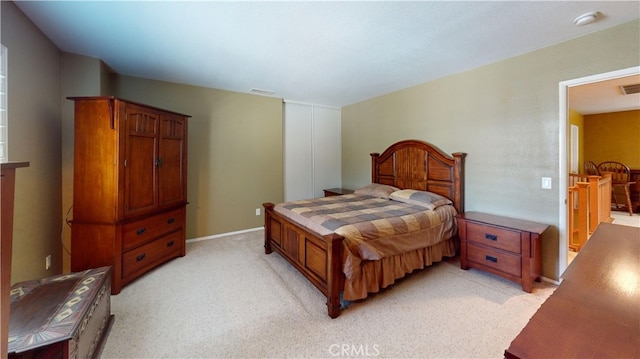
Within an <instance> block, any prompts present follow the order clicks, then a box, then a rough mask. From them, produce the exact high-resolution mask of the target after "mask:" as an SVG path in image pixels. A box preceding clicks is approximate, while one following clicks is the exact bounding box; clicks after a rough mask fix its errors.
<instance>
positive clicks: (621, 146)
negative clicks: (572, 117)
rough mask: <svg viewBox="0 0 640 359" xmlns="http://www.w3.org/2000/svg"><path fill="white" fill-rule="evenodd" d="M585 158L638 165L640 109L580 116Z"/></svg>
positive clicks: (631, 166) (598, 161)
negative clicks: (582, 127)
mask: <svg viewBox="0 0 640 359" xmlns="http://www.w3.org/2000/svg"><path fill="white" fill-rule="evenodd" d="M584 137H585V138H584V141H585V145H586V148H585V159H588V160H591V161H593V162H594V163H595V164H596V165H597V164H598V163H601V162H604V161H617V162H622V163H624V164H626V165H627V166H629V167H630V168H640V111H621V112H611V113H602V114H597V115H585V116H584Z"/></svg>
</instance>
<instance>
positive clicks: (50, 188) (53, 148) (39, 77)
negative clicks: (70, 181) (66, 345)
mask: <svg viewBox="0 0 640 359" xmlns="http://www.w3.org/2000/svg"><path fill="white" fill-rule="evenodd" d="M0 6H2V9H1V12H2V22H1V29H0V32H1V33H2V44H4V45H5V46H6V47H7V50H8V58H9V62H8V109H9V112H8V119H9V160H10V161H28V162H30V167H28V168H21V169H18V171H17V173H16V198H15V200H16V204H15V218H14V237H13V265H12V268H13V271H12V276H11V281H12V283H14V282H17V281H22V280H28V279H34V278H40V277H44V276H47V275H53V274H57V273H59V272H60V270H61V265H62V264H61V260H60V257H61V256H60V252H61V245H60V233H61V229H62V225H61V223H62V214H61V203H62V202H61V191H60V189H61V174H62V171H61V156H60V153H61V138H60V131H61V129H60V125H61V123H60V61H61V60H60V53H59V51H58V49H57V48H56V47H55V46H54V45H53V43H51V42H50V41H49V40H48V39H47V38H46V37H45V36H44V35H43V34H42V33H41V32H40V31H39V30H38V29H37V28H36V27H35V26H33V24H32V23H31V21H30V20H29V19H27V18H26V17H25V16H24V15H23V14H22V12H21V11H20V10H19V9H18V8H17V7H16V6H15V5H14V4H13V2H7V1H2V2H1V5H0ZM48 254H51V255H52V267H51V269H49V270H48V271H45V257H46V256H47V255H48Z"/></svg>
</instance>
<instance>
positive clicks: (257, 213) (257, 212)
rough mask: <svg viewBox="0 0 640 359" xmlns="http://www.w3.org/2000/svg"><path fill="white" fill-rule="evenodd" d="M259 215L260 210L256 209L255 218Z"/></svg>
mask: <svg viewBox="0 0 640 359" xmlns="http://www.w3.org/2000/svg"><path fill="white" fill-rule="evenodd" d="M259 215H260V208H256V216H259Z"/></svg>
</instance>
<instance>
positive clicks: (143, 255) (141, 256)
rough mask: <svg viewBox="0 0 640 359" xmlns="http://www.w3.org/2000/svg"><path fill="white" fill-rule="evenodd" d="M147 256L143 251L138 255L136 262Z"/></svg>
mask: <svg viewBox="0 0 640 359" xmlns="http://www.w3.org/2000/svg"><path fill="white" fill-rule="evenodd" d="M146 256H147V255H146V254H144V253H142V254H141V255H139V256H137V257H136V262H140V261H141V260H143V259H144V257H146Z"/></svg>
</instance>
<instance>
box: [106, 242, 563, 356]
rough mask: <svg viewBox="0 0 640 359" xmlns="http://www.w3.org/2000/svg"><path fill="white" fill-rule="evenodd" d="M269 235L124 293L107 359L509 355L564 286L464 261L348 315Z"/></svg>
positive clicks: (190, 259)
mask: <svg viewBox="0 0 640 359" xmlns="http://www.w3.org/2000/svg"><path fill="white" fill-rule="evenodd" d="M262 239H263V232H262V231H255V232H249V233H243V234H236V235H232V236H227V237H222V238H217V239H211V240H206V241H199V242H191V243H188V244H187V256H186V257H184V258H178V259H176V260H173V261H171V262H169V263H167V264H165V265H163V266H161V267H159V268H157V269H155V270H153V271H152V272H150V273H148V274H146V275H145V276H143V277H141V278H140V279H138V280H137V281H135V282H134V283H132V284H130V285H129V286H127V287H125V288H124V289H123V290H122V292H121V293H120V294H119V295H117V296H112V297H111V299H112V313H113V314H114V315H115V321H114V325H113V327H112V329H111V333H110V335H109V338H108V340H107V343H106V346H105V348H104V351H103V353H102V357H103V358H160V357H163V358H194V357H198V358H214V357H215V358H223V357H224V358H256V357H261V358H284V357H288V358H302V357H304V358H336V357H342V358H344V357H359V358H363V357H370V358H373V357H376V358H436V357H437V358H501V357H503V353H504V350H505V349H506V348H507V347H508V346H509V344H510V343H511V341H512V340H513V338H515V336H516V335H517V334H518V333H519V332H520V330H521V329H522V328H523V327H524V326H525V324H526V323H527V321H528V320H529V318H530V317H531V316H532V315H533V313H535V311H536V310H537V309H538V308H539V307H540V305H541V304H542V302H544V300H545V299H546V298H547V297H548V296H549V295H551V293H552V292H553V290H554V289H555V286H554V285H553V284H549V283H545V282H542V283H536V284H535V285H534V292H533V293H531V294H528V293H525V292H523V291H522V290H521V288H520V286H519V285H517V284H515V283H512V282H509V281H506V280H503V279H501V278H499V277H496V276H494V275H491V274H487V273H484V272H481V271H477V270H474V269H471V270H468V271H464V270H461V269H460V267H459V263H458V262H457V261H456V260H452V261H449V262H442V263H439V264H436V265H434V266H432V267H429V268H428V269H425V270H422V271H416V272H414V273H412V274H411V275H409V276H407V277H405V278H404V279H402V280H401V281H399V282H397V283H396V284H395V285H394V286H392V287H390V288H388V289H387V290H384V291H383V292H381V293H378V294H376V295H372V296H370V297H369V298H367V299H366V300H364V301H358V302H354V303H352V304H351V305H350V306H349V307H348V308H347V309H345V310H344V311H343V312H342V314H341V315H340V316H339V317H338V318H336V319H330V318H329V317H328V316H327V308H326V305H325V298H324V297H323V296H322V294H321V293H320V291H318V290H317V289H316V288H315V287H313V285H311V284H310V283H309V282H308V281H307V280H306V279H305V278H304V277H302V276H301V275H300V274H299V273H298V272H297V271H296V270H294V269H293V268H292V267H291V265H289V264H288V263H287V262H285V261H284V260H283V259H282V257H280V255H279V254H277V253H275V252H274V253H272V254H270V255H265V254H264V249H263V247H262V244H263V243H262Z"/></svg>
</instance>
